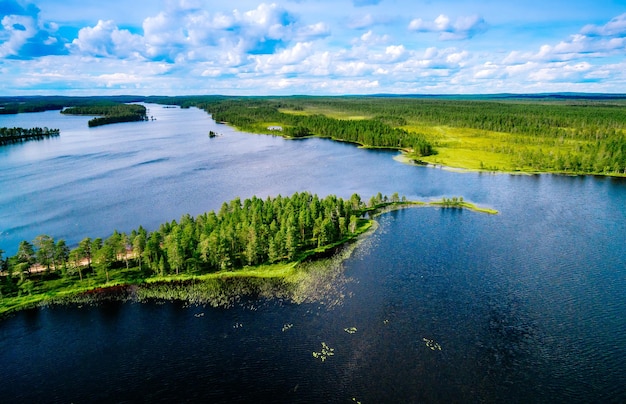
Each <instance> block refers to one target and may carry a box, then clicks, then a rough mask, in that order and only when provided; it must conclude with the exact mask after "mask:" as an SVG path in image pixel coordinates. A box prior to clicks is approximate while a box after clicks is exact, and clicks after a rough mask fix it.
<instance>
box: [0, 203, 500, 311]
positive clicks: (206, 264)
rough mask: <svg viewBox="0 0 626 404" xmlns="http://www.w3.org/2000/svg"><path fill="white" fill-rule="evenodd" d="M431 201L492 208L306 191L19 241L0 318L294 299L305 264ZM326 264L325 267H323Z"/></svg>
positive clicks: (7, 267)
mask: <svg viewBox="0 0 626 404" xmlns="http://www.w3.org/2000/svg"><path fill="white" fill-rule="evenodd" d="M415 206H433V207H440V208H451V209H472V210H476V211H479V212H485V213H491V214H495V213H497V211H494V210H488V209H484V208H479V207H477V206H475V205H473V204H470V203H467V202H465V201H463V198H457V197H454V198H450V199H445V198H444V199H443V200H441V201H431V202H415V201H408V200H406V198H404V197H402V198H401V197H400V196H399V195H398V194H397V193H396V194H394V195H392V196H391V197H388V196H383V195H381V194H380V193H378V194H377V195H375V196H373V197H371V198H370V200H369V201H368V202H367V203H366V202H364V201H363V200H362V199H361V197H360V196H359V195H357V194H353V195H352V196H351V197H350V199H348V200H344V199H342V198H338V197H336V196H334V195H330V196H327V197H325V198H319V197H318V196H317V195H313V194H310V193H308V192H302V193H296V194H294V195H292V196H290V197H283V196H280V195H279V196H276V197H273V198H269V197H268V198H267V199H260V198H257V197H253V198H251V199H246V200H244V201H241V200H240V199H239V198H237V199H234V200H232V201H230V202H228V203H224V204H223V205H222V207H221V208H220V210H219V211H217V212H215V211H211V212H208V213H205V214H202V215H199V216H197V217H191V216H189V215H185V216H183V217H181V219H180V220H179V221H175V220H174V221H171V222H168V223H164V224H162V225H161V226H160V227H159V229H158V230H155V231H152V232H148V231H146V230H145V229H143V228H142V227H139V228H138V229H136V230H133V231H132V232H131V233H130V234H125V233H119V232H117V231H114V232H113V234H112V235H111V236H109V237H108V238H106V239H102V238H96V239H91V238H85V239H83V240H82V241H81V242H80V243H79V245H78V246H76V247H75V248H73V249H70V248H69V246H67V244H66V243H65V241H64V240H56V241H55V240H54V239H53V237H51V236H48V235H40V236H37V237H36V238H35V240H33V241H32V243H31V242H29V241H22V242H21V243H20V245H19V248H18V251H17V254H15V255H14V256H12V257H8V258H7V259H6V260H4V259H1V258H2V257H1V256H0V259H1V261H2V267H3V268H4V271H3V273H2V276H1V277H0V291H1V293H2V298H1V299H0V315H2V314H6V313H9V312H11V311H15V310H20V309H23V308H27V307H32V306H35V305H39V304H46V303H59V302H84V301H95V300H98V299H101V298H103V297H105V298H111V297H113V298H121V299H127V298H134V299H138V300H141V299H147V298H167V299H172V298H175V299H183V300H190V301H195V302H203V303H210V304H214V305H220V304H225V303H227V302H229V301H230V299H232V298H233V297H234V296H240V295H250V294H252V295H259V294H262V295H263V294H267V293H269V294H276V295H281V296H286V297H290V298H292V299H294V300H298V297H297V291H298V290H300V289H299V288H300V286H299V285H302V283H303V282H306V278H307V277H311V276H316V274H315V272H314V271H307V270H303V266H304V267H306V266H307V265H311V263H315V262H319V260H323V259H328V257H332V256H333V255H334V254H335V253H337V252H338V251H339V250H341V248H342V247H343V246H345V245H348V244H351V243H352V242H354V241H355V240H358V239H359V237H361V236H362V235H364V234H365V233H367V232H368V231H369V230H371V229H372V228H373V226H374V224H375V222H374V221H373V217H374V216H375V215H376V214H378V213H381V212H384V211H388V210H391V209H402V208H407V207H415ZM322 266H323V265H322Z"/></svg>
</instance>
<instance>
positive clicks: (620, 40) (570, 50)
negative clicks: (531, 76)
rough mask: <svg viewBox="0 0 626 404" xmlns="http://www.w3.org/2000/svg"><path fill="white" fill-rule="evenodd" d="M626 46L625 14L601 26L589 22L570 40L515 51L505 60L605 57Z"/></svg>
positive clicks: (556, 59) (625, 48)
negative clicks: (534, 50) (524, 50)
mask: <svg viewBox="0 0 626 404" xmlns="http://www.w3.org/2000/svg"><path fill="white" fill-rule="evenodd" d="M624 50H626V14H622V15H620V16H618V17H615V18H613V19H612V20H611V21H609V22H608V23H606V24H605V25H602V26H597V25H586V26H585V27H583V28H582V29H581V30H580V32H579V33H576V34H573V35H570V37H569V38H568V39H567V40H564V41H561V42H559V43H557V44H554V45H550V44H544V45H542V46H541V47H540V48H539V50H538V51H536V52H521V51H512V52H510V53H509V54H508V55H507V56H506V58H505V59H504V60H503V63H505V64H515V63H525V62H526V61H529V60H531V61H540V62H541V61H542V62H563V61H572V60H577V59H587V58H600V57H606V56H609V55H613V54H620V53H623V52H624Z"/></svg>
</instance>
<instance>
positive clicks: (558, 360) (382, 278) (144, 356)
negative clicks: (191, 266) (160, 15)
mask: <svg viewBox="0 0 626 404" xmlns="http://www.w3.org/2000/svg"><path fill="white" fill-rule="evenodd" d="M149 108H150V110H151V114H152V115H154V116H156V117H157V120H156V121H153V122H140V123H132V124H121V125H111V126H104V127H99V128H93V129H88V128H87V125H86V121H87V120H88V118H85V117H63V116H59V115H60V114H58V112H46V113H41V114H29V115H18V116H14V117H4V116H0V126H26V125H24V124H12V123H11V124H7V122H18V121H19V120H26V121H27V122H41V124H39V123H37V124H36V125H39V126H49V127H55V128H56V127H59V128H60V129H61V131H62V132H61V137H59V138H57V139H49V140H46V141H42V142H30V143H24V144H19V145H12V146H9V147H6V148H0V186H1V187H2V189H3V191H2V193H1V194H0V226H1V228H2V235H1V237H0V248H2V249H5V250H7V251H9V252H10V253H13V252H14V250H15V249H16V247H17V243H19V240H21V239H27V240H32V239H33V238H34V237H35V236H36V235H37V234H40V233H46V234H49V235H52V236H53V237H55V238H60V237H64V238H66V239H67V240H68V242H70V244H71V243H75V242H77V241H78V240H80V239H81V238H83V237H87V236H90V237H97V236H106V235H107V234H109V233H110V232H111V231H112V229H113V228H117V229H118V230H120V231H129V230H131V229H133V228H136V227H137V226H139V225H143V226H145V227H146V228H155V227H156V226H158V224H159V223H162V222H163V221H166V220H171V219H177V218H178V217H179V216H180V215H182V214H184V213H191V214H197V213H200V212H202V211H206V210H209V209H218V208H219V206H220V205H221V203H222V202H224V201H228V200H230V199H232V198H234V197H235V196H241V197H242V198H244V197H248V196H251V195H253V194H257V195H260V196H266V195H276V194H278V193H281V194H283V195H288V194H292V193H293V192H296V191H304V190H309V191H312V192H315V193H318V194H319V195H326V194H329V193H333V194H337V195H340V196H343V197H349V196H350V195H351V194H352V193H354V192H358V193H360V194H361V195H362V196H363V197H364V198H369V196H371V195H373V194H375V193H376V192H379V191H380V192H382V193H383V194H387V195H391V194H392V193H394V192H398V193H399V194H400V195H406V196H407V197H408V198H410V199H414V198H419V199H431V198H440V197H442V196H446V197H450V196H461V195H462V196H463V197H464V198H465V199H466V200H470V201H472V202H475V203H478V204H481V205H486V206H489V207H493V208H495V209H498V210H499V211H500V214H499V215H497V216H490V215H484V214H478V213H475V212H470V211H454V210H441V209H435V208H415V209H408V210H403V211H398V212H392V213H389V214H386V215H383V216H381V217H380V222H381V226H380V228H379V229H378V231H377V232H376V233H375V234H374V236H372V237H371V238H370V239H368V240H367V242H365V243H364V244H363V245H361V246H359V247H358V248H357V250H356V251H355V252H354V254H353V256H352V257H351V258H350V259H349V260H347V261H346V262H345V264H344V275H345V278H344V282H341V283H339V285H340V286H338V291H337V293H336V294H334V296H343V298H342V299H340V300H339V301H336V300H333V301H328V300H322V301H320V302H316V303H307V304H301V305H295V304H290V303H288V302H283V301H280V300H271V301H252V302H245V303H242V304H241V305H240V306H238V307H236V308H233V309H211V308H205V307H195V306H193V307H185V306H184V305H183V304H179V303H165V304H138V303H112V304H106V305H103V306H99V307H83V308H80V309H79V308H75V307H52V308H44V309H38V310H31V311H26V312H22V313H19V314H16V315H14V316H12V317H10V318H8V319H5V320H3V321H2V322H1V323H0V344H2V347H3V349H2V350H1V351H0V364H2V374H3V383H0V396H1V397H9V398H11V399H12V400H11V401H12V402H16V401H24V402H36V401H42V400H45V401H49V402H69V401H73V402H84V401H90V402H93V401H107V402H110V401H150V402H153V401H212V402H242V401H255V402H339V403H341V402H351V401H353V398H354V399H356V400H358V401H361V402H364V403H368V402H468V401H469V402H480V401H484V402H503V401H506V402H624V401H626V387H625V386H626V365H625V364H626V320H625V319H624V318H625V316H624V312H625V310H626V293H624V290H625V286H626V247H625V245H624V241H623V235H624V234H626V217H625V216H626V213H625V210H624V208H623V207H624V206H625V203H626V183H625V182H624V181H622V180H616V179H608V178H594V177H563V176H552V175H540V176H512V175H492V174H478V173H454V172H449V171H445V170H440V169H432V168H426V167H413V166H408V165H403V164H400V163H398V162H396V161H394V160H393V156H395V155H396V153H395V152H385V151H371V150H363V149H358V148H356V147H354V146H352V145H347V144H342V143H336V142H331V141H327V140H321V139H307V140H299V141H287V140H283V139H281V138H277V137H271V136H258V135H248V134H243V133H237V132H234V131H233V130H231V129H230V128H228V127H226V126H224V125H218V124H215V123H214V122H212V121H211V120H210V118H209V117H208V115H206V114H205V113H204V112H202V111H198V110H194V109H190V110H180V109H165V108H162V107H160V106H155V105H149ZM11 119H12V120H14V121H10V120H11ZM209 130H214V131H216V132H218V133H221V134H222V136H220V137H217V138H213V139H210V138H209V137H208V136H207V134H208V131H209ZM199 313H204V315H203V316H201V317H196V316H194V314H199ZM285 324H293V327H292V328H290V329H288V330H286V331H282V328H283V326H284V325H285ZM347 327H356V328H357V332H356V333H354V334H349V333H347V332H345V331H344V328H347ZM424 338H426V339H429V340H434V341H436V342H437V343H439V344H440V345H441V348H442V349H441V351H439V350H431V349H430V348H429V347H428V346H427V345H426V343H425V341H424V340H423V339H424ZM322 342H325V343H326V344H328V346H330V347H332V348H334V349H335V355H334V356H332V357H329V358H328V359H327V360H326V361H325V362H321V361H320V360H319V359H316V358H314V357H313V355H312V352H314V351H320V350H321V348H322V346H321V343H322ZM33 381H36V382H35V383H33Z"/></svg>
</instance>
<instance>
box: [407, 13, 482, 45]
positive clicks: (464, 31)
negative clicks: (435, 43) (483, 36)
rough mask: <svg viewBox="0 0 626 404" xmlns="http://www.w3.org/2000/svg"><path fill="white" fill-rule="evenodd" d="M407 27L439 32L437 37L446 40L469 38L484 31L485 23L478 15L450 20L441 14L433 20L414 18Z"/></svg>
mask: <svg viewBox="0 0 626 404" xmlns="http://www.w3.org/2000/svg"><path fill="white" fill-rule="evenodd" d="M408 28H409V30H410V31H415V32H435V33H439V39H441V40H443V41H446V40H459V39H468V38H471V37H473V36H474V35H476V34H479V33H482V32H485V31H486V30H487V24H486V23H485V20H484V19H483V18H482V17H479V16H478V15H473V16H466V17H459V18H457V19H456V21H454V22H452V20H451V19H450V17H448V16H447V15H445V14H441V15H439V17H437V18H435V20H434V21H425V20H423V19H421V18H416V19H414V20H412V21H411V22H410V23H409V27H408Z"/></svg>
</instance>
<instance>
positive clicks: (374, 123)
mask: <svg viewBox="0 0 626 404" xmlns="http://www.w3.org/2000/svg"><path fill="white" fill-rule="evenodd" d="M282 106H283V105H282V104H281V103H273V102H270V101H265V100H256V99H234V100H215V101H212V102H203V103H199V104H198V107H199V108H202V109H204V110H206V111H207V112H208V113H210V114H211V115H212V116H213V119H215V120H216V121H218V122H220V121H223V122H228V123H229V124H232V125H234V126H236V127H238V128H241V129H243V130H250V131H259V130H261V131H265V130H264V128H263V127H262V124H263V123H265V122H280V123H281V124H282V125H283V126H284V132H283V133H284V134H286V135H288V136H292V137H302V136H309V135H317V136H321V137H328V138H331V139H335V140H341V141H347V142H353V143H358V144H361V145H364V146H370V147H381V148H393V149H407V148H409V149H412V150H413V151H414V152H415V153H416V154H419V155H422V156H427V155H430V154H433V153H434V148H433V146H432V144H431V143H430V142H429V141H428V140H427V139H426V136H425V135H423V134H420V133H416V132H413V131H408V130H406V129H403V128H398V127H394V126H392V124H393V123H397V121H398V120H399V119H401V118H398V117H396V118H393V117H389V116H379V117H375V118H373V119H335V118H331V117H328V116H325V115H322V114H313V115H305V114H291V113H284V112H281V111H280V110H279V108H280V107H282ZM296 110H298V109H297V107H296ZM260 125H261V126H260Z"/></svg>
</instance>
